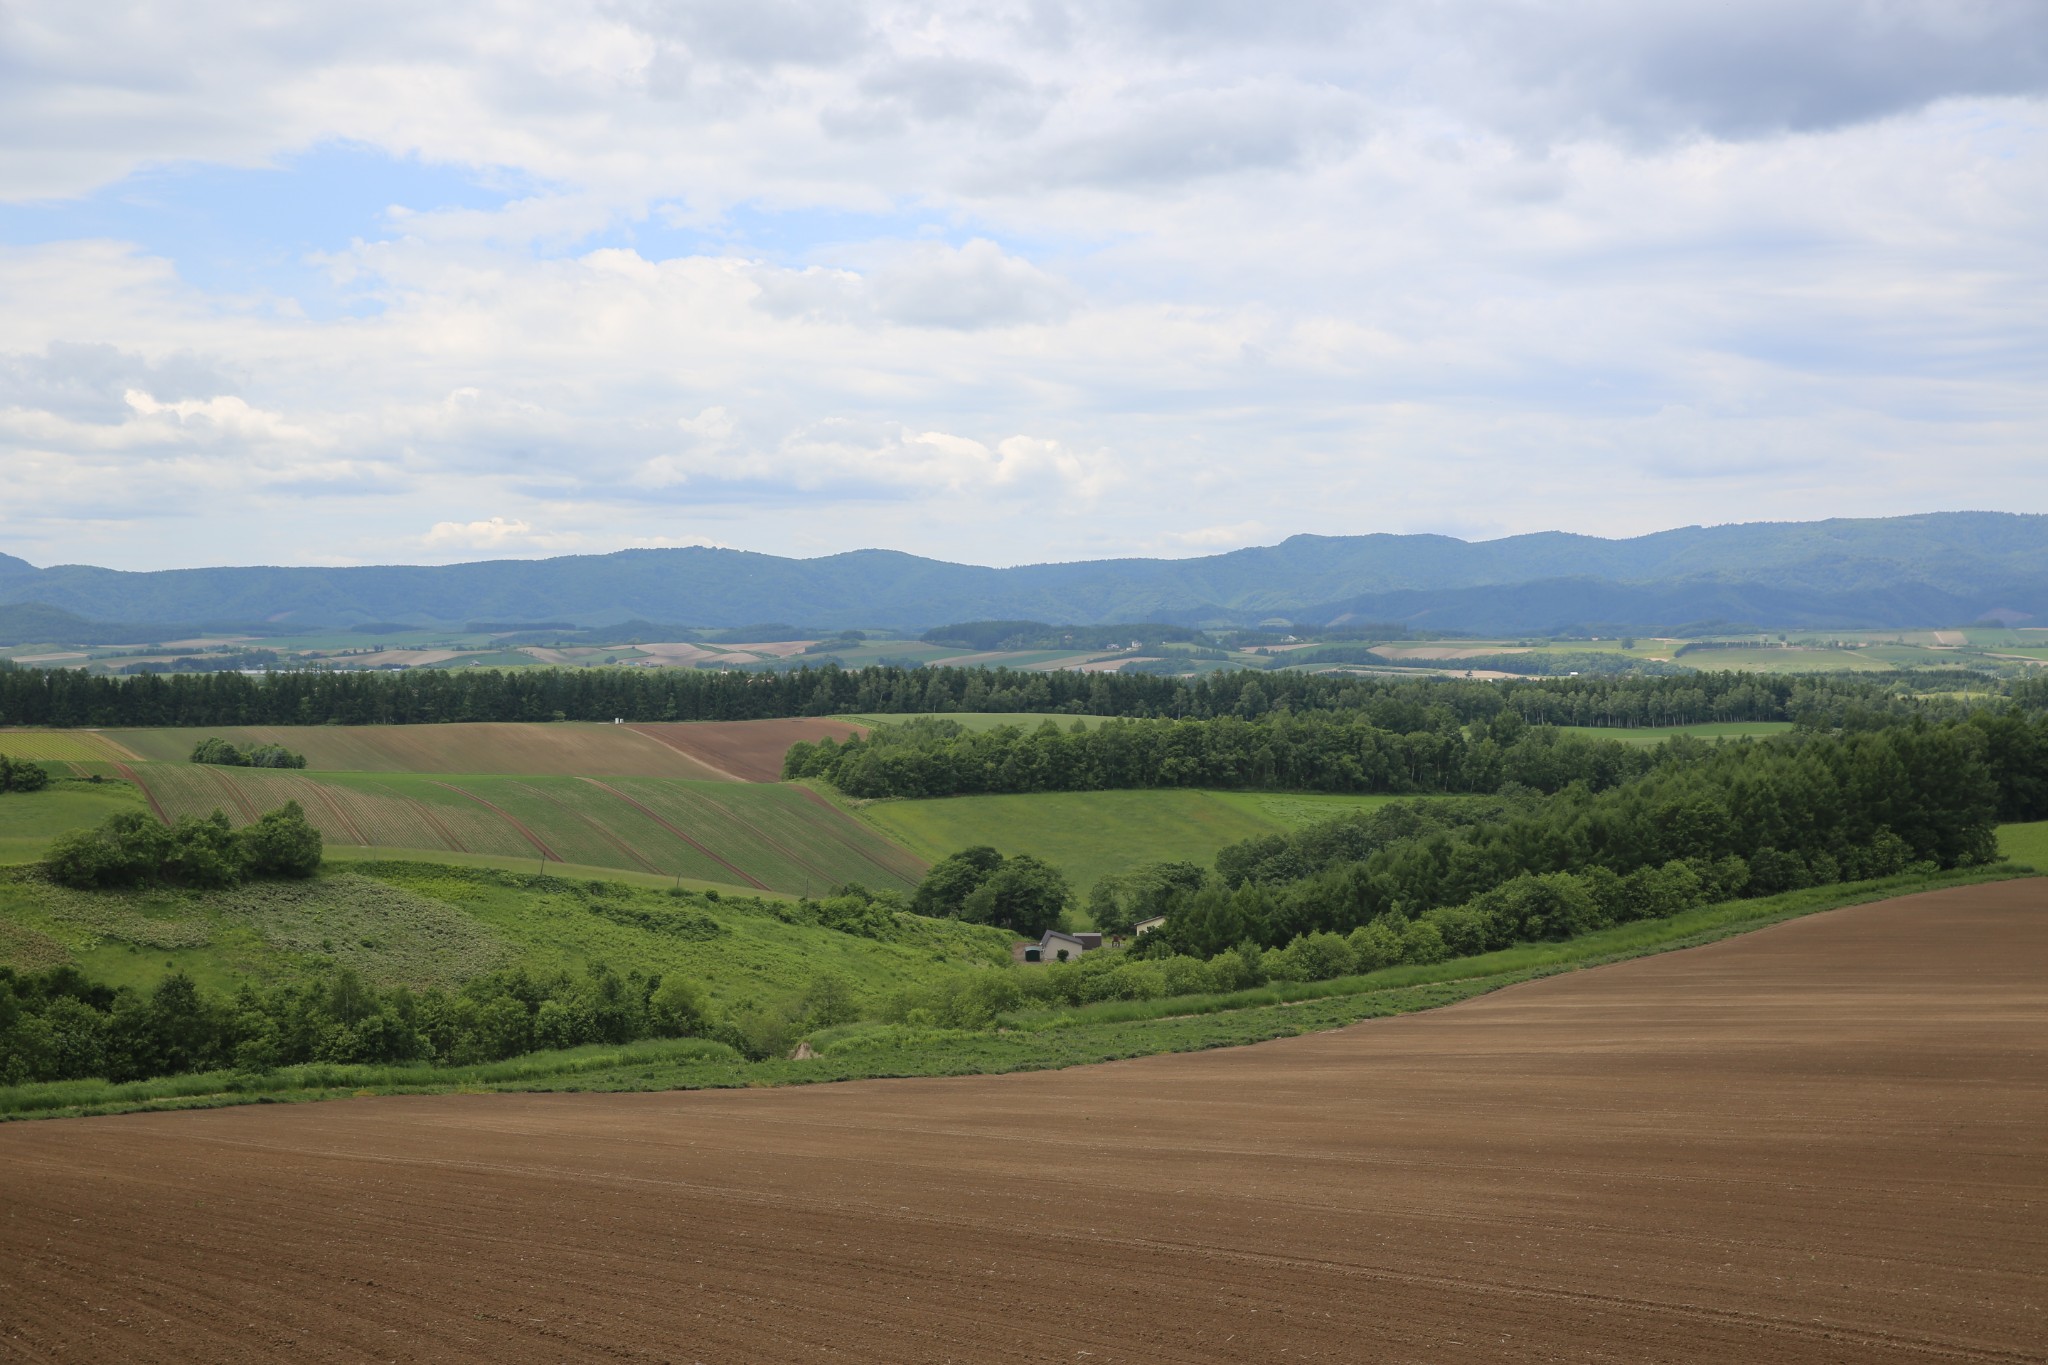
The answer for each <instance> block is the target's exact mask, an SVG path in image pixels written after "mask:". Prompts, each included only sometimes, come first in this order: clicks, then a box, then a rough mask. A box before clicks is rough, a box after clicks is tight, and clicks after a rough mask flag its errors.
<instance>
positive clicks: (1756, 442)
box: [0, 0, 2048, 566]
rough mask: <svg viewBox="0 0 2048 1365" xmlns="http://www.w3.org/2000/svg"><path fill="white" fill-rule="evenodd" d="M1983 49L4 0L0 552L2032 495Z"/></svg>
mask: <svg viewBox="0 0 2048 1365" xmlns="http://www.w3.org/2000/svg"><path fill="white" fill-rule="evenodd" d="M2044 28H2048V25H2044V24H2043V22H2042V19H2041V9H2040V6H2039V3H2038V0H1941V2H1940V3H1936V0H1768V2H1767V0H1718V3H1708V2H1707V0H1672V2H1671V3H1669V4H1660V5H1642V4H1632V3H1623V0H1571V2H1570V3H1567V0H1442V2H1441V3H1437V4H1432V5H1426V6H1419V5H1412V4H1396V3H1394V2H1393V0H1300V3H1295V4H1288V5H1267V6H1263V7H1262V6H1253V5H1244V4H1238V3H1229V0H1176V2H1174V3H1168V0H1096V2H1095V3H1090V4H1085V5H1084V4H1080V3H1065V2H1064V0H997V2H996V3H994V4H989V5H979V6H969V5H965V4H958V3H952V0H937V2H936V3H935V2H934V0H846V2H845V3H831V4H824V3H819V4H809V3H798V2H797V0H767V2H765V3H760V4H742V3H739V0H718V2H717V3H691V4H684V5H668V4H657V3H654V2H653V0H645V2H644V3H642V2H641V0H565V2H564V3H561V4H554V5H541V4H537V3H534V2H533V0H450V3H448V4H446V5H443V6H433V7H422V6H418V5H401V4H398V3H396V2H395V0H362V3H361V4H358V5H354V6H346V7H344V6H340V5H335V4H329V3H325V0H314V3H309V4H305V5H300V6H295V7H291V9H290V10H289V12H285V13H279V14H269V13H262V14H259V13H257V12H255V11H247V12H245V11H243V10H223V11H221V12H220V13H219V14H217V15H210V16H209V18H208V22H207V23H206V24H204V25H194V24H190V23H184V22H178V21H176V20H175V19H174V18H171V17H167V16H166V14H165V13H164V12H162V11H161V10H160V9H157V8H152V7H150V6H146V5H140V4H126V3H124V4H121V5H118V6H117V8H116V9H115V10H114V11H112V12H107V11H105V10H104V8H102V9H98V10H89V8H88V7H80V6H77V5H68V6H67V5H62V4H58V3H55V0H18V3H15V4H13V5H11V6H8V7H6V8H5V9H4V11H0V64H4V67H0V121H4V122H5V125H6V126H8V127H17V128H25V129H32V130H37V132H38V136H35V137H29V138H17V139H13V140H11V141H9V142H7V143H6V144H5V145H0V242H4V243H11V245H0V297H4V298H6V299H7V300H8V306H7V308H5V309H0V486H4V487H5V488H6V496H5V497H4V498H0V549H4V550H6V551H8V552H11V553H26V554H28V555H29V556H30V557H31V558H36V559H39V560H43V561H50V560H57V559H64V560H81V559H92V558H99V559H102V560H106V561H110V562H121V563H129V564H135V565H138V566H155V565H161V564H166V563H179V562H184V563H204V562H211V561H215V560H218V559H220V558H222V557H224V556H228V555H232V556H233V557H237V558H261V559H267V560H273V561H277V562H292V561H294V560H311V559H315V558H320V557H326V558H331V559H346V560H351V561H356V562H376V561H377V560H378V559H380V558H384V559H394V558H395V559H402V558H407V557H414V556H419V555H422V554H427V553H433V554H445V555H448V556H459V555H461V554H464V553H476V552H490V553H508V554H510V553H517V554H531V553H544V552H546V551H547V550H548V549H549V548H550V547H551V546H560V547H573V548H577V549H590V550H596V549H604V548H611V547H615V546H621V545H627V544H634V543H655V542H660V541H668V540H676V541H684V542H694V541H699V540H713V541H716V542H718V543H722V544H732V545H745V546H748V547H750V548H760V549H768V550H780V551H787V552H802V553H825V552H834V551H839V550H845V549H850V548H856V547H860V546H869V545H896V546H901V547H904V548H908V549H914V550H920V551H923V552H926V553H934V554H941V555H946V556H951V557H960V558H969V559H978V560H984V561H987V560H1012V561H1014V560H1045V559H1054V558H1061V557H1070V556H1087V555H1099V554H1106V553H1118V552H1128V551H1134V550H1155V549H1160V548H1164V549H1166V550H1168V551H1170V552H1172V551H1181V550H1185V551H1194V550H1199V549H1203V548H1209V547H1214V546H1225V545H1229V544H1232V543H1244V542H1245V541H1246V540H1248V539H1253V538H1257V537H1262V536H1271V537H1274V538H1278V537H1280V536H1282V535H1285V534H1287V533H1290V532H1292V531H1295V530H1312V531H1318V532H1325V533H1340V532H1350V531H1361V530H1373V529H1399V528H1404V527H1414V526H1464V527H1469V528H1477V529H1479V530H1490V529H1499V530H1508V531H1512V530H1527V529H1539V528H1542V527H1544V526H1553V525H1554V526H1566V527H1570V528H1573V529H1580V530H1588V531H1596V532H1620V531H1628V530H1647V529H1652V528H1654V527H1656V526H1658V525H1662V524H1667V523H1671V522H1684V521H1695V520H1707V519H1716V518H1718V519H1725V520H1736V519H1742V518H1744V517H1748V516H1753V515H1756V514H1757V512H1756V509H1757V508H1759V507H1762V508H1767V509H1769V512H1770V514H1771V515H1773V516H1795V515H1808V514H1812V515H1820V514H1832V513H1846V512H1863V513H1875V512H1886V511H1901V510H1909V509H1911V508H1913V507H1915V506H1929V505H1942V504H1946V503H1950V502H1952V501H1953V488H1954V479H1955V477H1956V474H1955V471H1956V470H1958V469H1964V470H1968V471H1970V476H1971V478H1972V479H1973V480H1974V483H1973V486H1976V487H1980V488H1987V489H1994V490H1996V496H1997V497H1998V498H1999V499H2001V500H2003V502H2002V505H2006V506H2010V507H2012V508H2014V509H2015V510H2021V509H2028V510H2031V509H2048V465H2044V464H2043V462H2042V461H2041V460H2040V458H2039V453H2040V450H2041V446H2042V438H2043V435H2044V434H2048V395H2044V392H2043V390H2042V388H2041V386H2040V384H2039V383H2038V376H2039V374H2041V373H2042V372H2043V370H2044V368H2048V323H2044V322H2043V319H2044V318H2048V292H2044V290H2048V286H2044V283H2043V282H2044V281H2048V241H2044V239H2043V237H2042V234H2041V232H2040V224H2041V223H2042V222H2043V221H2048V80H2044V77H2043V56H2042V53H2043V47H2042V44H2043V40H2044ZM337 146H341V147H346V148H347V149H348V154H347V155H346V156H328V155H324V154H314V153H309V152H308V149H318V148H332V147H337ZM222 167H271V168H272V169H271V170H268V171H266V172H264V174H263V175H262V176H260V177H254V176H238V175H229V174H226V173H224V172H223V173H220V174H214V173H212V172H213V171H217V170H218V169H219V168H222ZM337 177H346V178H348V180H349V183H348V184H347V185H345V186H341V185H338V184H337V183H336V181H337ZM259 179H260V180H261V181H262V182H263V185H264V186H265V187H266V188H265V189H264V190H263V192H262V194H263V196H268V198H262V197H261V196H257V197H241V196H245V194H247V195H252V196H253V194H254V192H253V191H249V190H248V186H250V185H252V184H254V183H255V182H256V181H257V180H259ZM167 186H176V187H179V188H177V193H175V194H174V193H172V191H171V189H167V188H166V187H167ZM238 186H239V187H241V188H237V187H238ZM450 187H454V188H450ZM464 187H471V188H475V187H486V188H482V189H478V190H477V192H475V193H471V192H469V189H468V188H464ZM178 194H187V195H195V196H214V197H213V198H210V199H206V200H205V201H204V202H198V201H196V200H194V201H189V202H188V201H187V200H181V199H179V198H178V197H177V195H178ZM259 199H260V202H259ZM285 201H290V202H292V203H294V204H298V205H300V206H301V208H300V210H299V211H295V212H293V213H282V212H276V213H273V212H270V211H269V210H268V209H266V204H272V203H275V202H285ZM330 203H332V204H341V205H347V206H352V207H350V208H349V209H348V212H347V214H332V215H330V214H329V213H328V212H327V210H326V209H325V207H324V206H325V205H328V204H330ZM10 205H11V206H12V207H9V206H10ZM306 205H315V206H322V207H320V208H319V209H318V211H317V212H316V211H312V210H307V209H305V207H304V206H306ZM110 206H115V207H110ZM116 207H118V208H119V210H120V211H118V212H116V211H115V208H116ZM188 209H189V210H192V211H191V212H189V213H188V212H187V210H188ZM201 210H203V211H201ZM330 217H331V218H332V219H333V221H328V219H329V218H330ZM344 217H345V218H346V222H345V223H343V222H342V219H343V218H344ZM229 220H232V221H234V222H235V223H236V224H237V229H236V234H235V235H234V236H233V237H232V239H230V238H229V237H226V236H222V235H220V234H219V233H217V232H215V231H213V230H212V229H210V228H209V227H208V226H207V224H209V223H218V222H223V221H229ZM309 222H312V223H313V226H312V227H308V226H307V224H308V223H309ZM131 395H132V396H131ZM401 496H402V497H403V498H404V499H405V502H404V504H403V505H404V506H409V507H423V508H428V509H433V510H432V511H431V513H430V515H428V516H423V517H417V518H407V517H405V516H402V515H398V514H395V513H394V508H395V507H397V506H398V505H399V504H398V503H397V501H396V500H397V498H398V497H401ZM465 508H468V509H475V508H488V509H490V512H491V513H492V515H491V516H490V517H486V518H485V519H484V520H482V521H481V522H472V521H471V520H470V517H471V516H472V515H474V513H472V512H463V511H461V510H460V509H465ZM444 515H445V516H447V517H449V518H451V520H449V521H448V522H446V523H444V524H445V525H446V526H449V527H453V528H455V529H453V530H449V531H446V532H445V533H441V534H442V538H441V539H439V540H436V541H433V542H432V543H427V542H425V541H424V540H423V538H422V535H423V533H422V532H421V530H420V527H421V526H422V525H427V524H428V523H431V522H433V521H434V518H435V517H438V516H444ZM478 527H481V528H485V529H481V530H479V529H476V528H478ZM537 528H544V529H537ZM1188 528H1195V529H1192V530H1191V529H1188ZM437 532H440V527H439V526H438V525H437V526H435V527H434V528H433V529H431V530H429V531H428V532H426V533H424V534H426V535H433V534H436V533H437ZM224 547H233V548H232V550H230V549H226V548H224Z"/></svg>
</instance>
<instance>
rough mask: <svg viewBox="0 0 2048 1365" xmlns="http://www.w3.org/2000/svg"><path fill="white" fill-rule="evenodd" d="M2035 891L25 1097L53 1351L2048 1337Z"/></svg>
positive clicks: (429, 1355) (2044, 938) (1393, 1352)
mask: <svg viewBox="0 0 2048 1365" xmlns="http://www.w3.org/2000/svg"><path fill="white" fill-rule="evenodd" d="M2044 1214H2048V883H2043V882H2038V881H2036V882H2017V883H2005V884H2000V885H1993V886H1986V887H1977V888H1967V889H1959V890H1953V891H1945V892H1938V893H1934V894H1930V895H1926V896H1918V897H1910V898H1906V899H1902V900H1897V901H1892V902H1888V903H1885V904H1881V905H1871V906H1863V907H1859V908H1855V909H1849V910H1842V911H1837V912H1834V913H1831V914H1827V915H1821V916H1815V917H1813V918H1810V919H1804V920H1797V921H1793V922H1790V923H1787V924H1784V925H1781V926H1778V927H1776V928H1773V929H1768V930H1764V931H1762V932H1759V933H1756V934H1752V935H1749V936H1746V937H1743V938H1739V939H1732V940H1728V941H1725V942H1723V943H1719V944H1715V945H1712V946H1710V947H1706V948H1700V949H1695V950H1693V951H1690V952H1685V953H1674V954H1668V955H1665V956H1662V957H1654V958H1646V959H1640V960H1637V961H1634V962H1630V963H1624V964H1621V965H1618V966H1613V967H1608V968H1603V969H1600V970H1597V971H1589V972H1580V973H1576V974H1572V975H1568V976H1561V977H1553V978H1550V979H1548V980H1545V981H1540V982H1535V983H1532V984H1529V985H1525V986H1520V987H1516V988H1513V989H1510V990H1506V991H1502V992H1500V993H1498V994H1496V995H1492V996H1488V997H1485V998H1482V999H1479V1000H1476V1001H1473V1002H1470V1003H1468V1004H1465V1005H1460V1006H1457V1007H1454V1008H1451V1009H1447V1010H1443V1011H1439V1012H1437V1013H1433V1014H1426V1015H1411V1016H1406V1017H1402V1018H1398V1019H1388V1020H1381V1021H1376V1022H1372V1023H1368V1024H1363V1025H1360V1026H1357V1027H1354V1028H1350V1029H1346V1030H1343V1031H1340V1032H1336V1033H1327V1034H1320V1035H1313V1036H1308V1037H1302V1038H1296V1039H1290V1040H1286V1041H1283V1042H1276V1043H1269V1044H1265V1045H1262V1046H1258V1047H1250V1048H1242V1049H1237V1050H1232V1051H1224V1052H1211V1053H1203V1054H1196V1055H1188V1056H1177V1057H1155V1058H1149V1059H1145V1060H1141V1061H1135V1062H1125V1063H1118V1064H1114V1065H1109V1066H1101V1067H1092V1068H1084V1069H1078V1070H1073V1071H1065V1072H1056V1073H1039V1074H1032V1075H1013V1076H999V1077H980V1078H968V1079H953V1080H919V1081H882V1082H867V1083H860V1084H848V1085H838V1086H828V1087H818V1088H815V1089H790V1090H773V1091H745V1090H741V1091H725V1092H705V1093H694V1094H669V1095H649V1096H616V1095H613V1096H599V1095H554V1096H539V1095H536V1096H517V1097H514V1096H448V1097H444V1098H426V1099H372V1100H357V1101H345V1102H340V1103H336V1104H329V1105H305V1106H300V1105H281V1106H275V1107H266V1108H261V1109H254V1108H244V1109H227V1110H216V1111H208V1112H192V1113H163V1114H149V1115H142V1116H135V1117H126V1118H116V1119H85V1120H65V1121H58V1122H48V1123H22V1124H14V1125H9V1126H6V1127H0V1352H11V1353H14V1354H17V1355H19V1356H21V1357H22V1358H24V1359H46V1358H53V1357H62V1358H66V1359H102V1360H107V1359H124V1360H128V1359H133V1360H142V1359H147V1360H166V1359H206V1360H243V1359H255V1358H291V1359H309V1360H326V1359H368V1358H372V1357H374V1358H377V1359H383V1360H392V1359H397V1360H427V1359H449V1358H464V1359H490V1360H536V1361H538V1360H588V1359H599V1358H631V1359H643V1360H680V1361H692V1360H696V1361H718V1362H726V1361H778V1362H780V1361H793V1360H805V1359H820V1360H825V1359H829V1360H876V1361H892V1362H893V1361H942V1360H943V1361H1000V1360H1018V1361H1022V1360H1043V1361H1068V1362H1072V1361H1077V1360H1078V1361H1085V1362H1089V1365H1095V1363H1096V1362H1149V1361H1178V1362H1198V1361H1199V1362H1212V1361H1262V1362H1263V1361H1276V1360H1321V1361H1346V1362H1352V1361H1404V1362H1405V1361H1413V1362H1424V1361H1427V1362H1463V1361H1496V1360H1570V1361H1619V1362H1650V1361H1670V1362H1678V1361H1685V1362H1744V1365H1749V1363H1751V1362H1765V1363H1768V1362H1792V1361H1801V1362H1804V1361H1908V1360H1918V1361H1984V1362H1989V1361H2001V1362H2009V1361H2039V1360H2044V1359H2048V1319H2044V1308H2048V1216H2044Z"/></svg>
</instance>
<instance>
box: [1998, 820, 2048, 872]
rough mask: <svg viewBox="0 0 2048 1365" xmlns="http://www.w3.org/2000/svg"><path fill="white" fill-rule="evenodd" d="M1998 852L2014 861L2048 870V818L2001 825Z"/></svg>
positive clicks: (2043, 870)
mask: <svg viewBox="0 0 2048 1365" xmlns="http://www.w3.org/2000/svg"><path fill="white" fill-rule="evenodd" d="M1998 852H1999V855H2000V856H2001V857H2004V858H2008V859H2010V860H2012V861H2013V862H2016V863H2025V864H2026V865H2027V866H2029V867H2031V868H2034V869H2036V870H2037V871H2041V872H2048V820H2036V821H2035V822H2034V823H2032V824H2028V825H2000V826H1999V827H1998Z"/></svg>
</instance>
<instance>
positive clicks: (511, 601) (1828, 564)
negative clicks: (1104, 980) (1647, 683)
mask: <svg viewBox="0 0 2048 1365" xmlns="http://www.w3.org/2000/svg"><path fill="white" fill-rule="evenodd" d="M7 604H15V605H21V604H36V605H38V606H40V607H44V608H55V609H58V610H60V611H63V612H68V613H72V614H73V615H75V616H76V617H79V618H83V619H84V620H86V621H94V622H142V623H160V624H161V623H187V622H221V621H234V622H257V621H263V622H271V623H275V624H277V625H279V626H283V627H309V626H345V625H353V624H359V623H363V622H371V621H379V622H410V623H415V624H420V625H444V624H456V623H460V622H464V621H471V620H478V619H489V620H495V621H506V622H516V621H532V620H551V621H574V622H578V623H580V624H583V625H606V624H611V623H615V622H620V621H625V620H631V619H642V620H650V621H671V622H681V623H687V624H692V625H702V626H712V627H730V626H738V625H742V624H745V623H748V622H758V621H788V622H797V623H800V624H802V625H804V626H812V627H819V628H844V627H853V626H870V627H873V626H887V627H898V628H902V629H905V630H921V629H924V628H927V627H930V626H934V625H941V624H945V623H949V622H955V621H969V620H981V619H1008V618H1015V619H1024V620H1037V621H1048V622H1055V623H1072V624H1090V623H1096V622H1108V621H1166V622H1175V623H1183V624H1198V623H1204V622H1215V623H1226V622H1227V623H1234V624H1251V623H1256V622H1259V621H1262V620H1267V619H1273V618H1282V619H1286V620H1288V621H1292V622H1299V623H1304V624H1312V625H1326V624H1332V623H1343V622H1347V621H1349V622H1367V621H1370V622H1382V621H1384V622H1390V623H1401V624H1406V625H1409V626H1412V627H1419V628H1433V629H1446V630H1464V631H1472V632H1478V633H1488V634H1494V633H1516V634H1523V633H1555V632H1570V631H1574V630H1592V631H1595V632H1599V633H1605V632H1609V631H1623V630H1634V631H1643V632H1647V631H1652V630H1674V629H1680V628H1685V627H1701V628H1705V627H1723V628H1726V627H1737V626H1746V627H1755V628H1759V629H1815V628H1820V629H1829V628H1834V629H1850V628H1856V627H1872V628H1886V627H1902V626H1928V625H1955V624H1964V623H1968V622H1972V621H1976V620H1980V619H1985V618H1987V617H1990V618H1992V619H2000V620H2006V621H2020V620H2023V619H2025V620H2037V621H2039V622H2041V623H2042V624H2044V625H2048V517H2042V516H2019V515H2013V514H2010V513H2000V512H1943V513H1932V514H1928V515H1924V516H1910V517H1890V518H1881V519H1870V520H1835V521H1819V522H1759V523H1750V524H1744V525H1735V526H1714V527H1697V526H1691V527H1685V528H1683V529H1680V530H1674V531H1660V532H1658V533H1656V534H1654V535H1646V536H1637V537H1634V538H1631V539H1626V540H1603V539H1601V538H1599V537H1596V536H1581V535H1569V534H1565V533H1563V532H1542V533H1538V534H1534V535H1523V536H1510V537H1508V538H1506V539H1503V540H1491V541H1480V542H1469V543H1468V542H1466V541H1461V540H1455V539H1453V538H1451V537H1449V536H1432V535H1415V536H1397V535H1365V536H1307V535H1302V536H1294V537H1292V538H1290V539H1288V540H1286V541H1284V542H1282V543H1281V544H1279V545H1273V546H1266V547H1262V548H1257V549H1248V550H1237V551H1233V552H1231V553H1229V554H1219V555H1210V556H1206V557H1203V558H1198V559H1105V560H1090V561H1085V562H1080V563H1071V564H1033V565H1025V566H1021V567H1018V568H1011V569H990V568H982V567H977V566H974V565H964V564H949V563H945V562H943V561H940V560H933V559H922V558H919V557H917V556H915V555H907V554H900V553H897V552H895V551H890V550H857V551H854V552H852V553H849V554H839V555H828V556H826V557H824V558H821V559H783V558H780V557H777V556H775V555H764V554H753V553H749V552H746V551H740V550H717V549H676V550H624V551H620V552H619V553H617V554H609V555H574V556H568V557H565V558H559V559H542V560H491V561H485V562H481V563H474V564H452V565H446V566H433V567H429V566H417V565H390V566H381V567H372V568H350V569H331V568H309V569H296V568H220V569H167V570H162V571H158V572H149V573H131V572H124V571H119V570H114V569H101V568H93V567H91V566H87V565H59V566H56V567H53V568H44V569H39V568H36V567H34V566H33V565H30V564H28V563H27V562H26V561H23V560H20V559H16V558H13V557H11V556H6V555H0V634H6V633H9V632H8V631H6V630H5V629H4V627H5V626H6V624H7V617H8V614H9V613H8V611H7ZM40 619H42V620H43V621H45V622H48V621H49V620H51V619H52V618H49V617H42V618H40ZM37 638H47V637H40V636H39V637H37Z"/></svg>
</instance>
